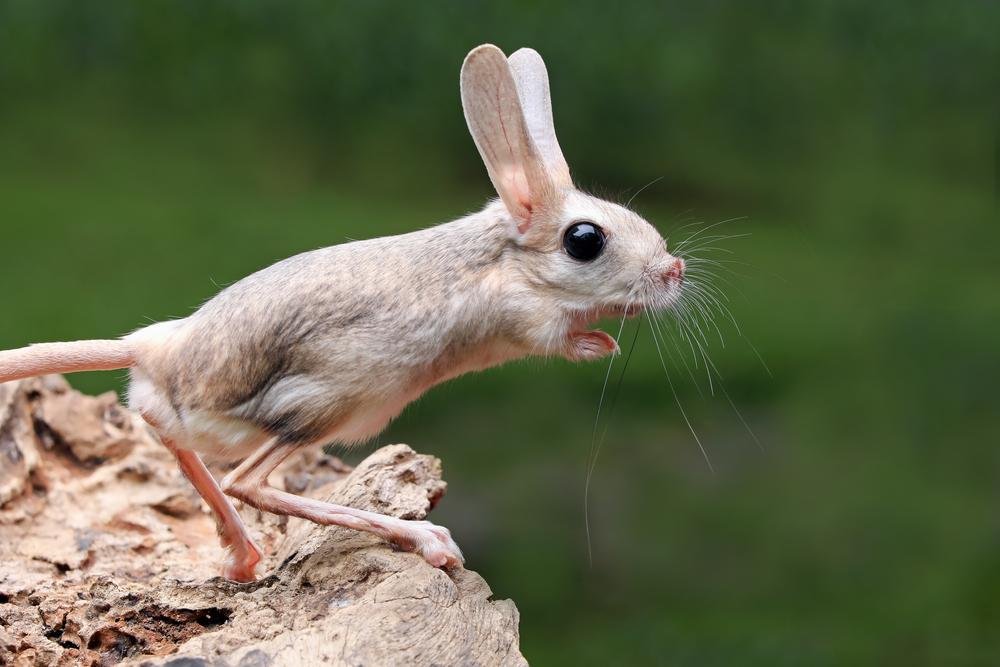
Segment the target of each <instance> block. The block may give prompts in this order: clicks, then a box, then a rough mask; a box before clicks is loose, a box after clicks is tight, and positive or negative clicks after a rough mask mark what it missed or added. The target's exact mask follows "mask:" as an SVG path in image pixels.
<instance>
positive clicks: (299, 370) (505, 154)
mask: <svg viewBox="0 0 1000 667" xmlns="http://www.w3.org/2000/svg"><path fill="white" fill-rule="evenodd" d="M461 82H462V100H463V106H464V109H465V113H466V117H467V120H468V123H469V128H470V131H471V133H472V135H473V137H474V139H475V141H476V145H477V146H478V147H479V149H480V153H481V155H482V157H483V159H484V161H485V163H486V166H487V169H488V172H489V174H490V177H491V179H492V181H493V183H494V185H495V186H496V189H497V192H498V194H499V195H500V201H494V202H492V203H490V204H488V205H487V206H486V207H485V208H484V209H483V210H482V211H479V212H477V213H474V214H472V215H469V216H467V217H464V218H461V219H459V220H456V221H453V222H449V223H446V224H442V225H438V226H436V227H431V228H428V229H424V230H421V231H416V232H412V233H409V234H403V235H400V236H393V237H386V238H377V239H371V240H366V241H357V242H353V243H348V244H344V245H338V246H333V247H330V248H324V249H320V250H315V251H312V252H307V253H303V254H301V255H297V256H295V257H291V258H289V259H286V260H284V261H281V262H278V263H277V264H275V265H273V266H270V267H268V268H266V269H263V270H262V271H259V272H257V273H255V274H253V275H251V276H248V277H247V278H245V279H243V280H241V281H239V282H237V283H235V284H233V285H231V286H230V287H228V288H226V289H225V290H223V291H222V292H220V293H219V294H218V295H217V296H215V297H214V298H213V299H211V300H210V301H208V302H207V303H205V304H204V305H203V306H202V307H201V308H200V309H199V310H198V311H196V312H195V313H194V314H192V315H191V316H189V317H186V318H184V319H179V320H172V321H169V322H164V323H159V324H154V325H152V326H149V327H145V328H143V329H140V330H139V331H136V332H134V333H132V334H130V335H128V336H125V337H124V338H123V339H122V340H121V341H97V342H91V343H74V344H55V345H75V346H77V347H73V348H51V350H52V351H50V352H48V353H46V354H35V353H33V352H32V350H36V349H37V348H26V349H25V350H18V351H13V352H5V353H2V354H0V380H3V379H12V378H13V377H22V376H23V375H24V374H25V373H26V372H36V371H37V372H55V371H63V372H65V371H69V370H81V369H82V367H87V368H88V369H89V368H97V367H101V368H106V367H107V368H113V367H122V366H129V367H130V368H131V376H132V379H131V384H130V387H129V404H130V406H131V407H133V408H134V409H136V410H138V411H140V412H141V413H142V414H143V415H144V416H145V417H146V418H147V419H148V420H149V421H150V423H153V424H155V425H156V428H157V430H158V431H159V432H160V433H161V434H162V435H163V436H165V437H166V438H168V439H170V440H173V441H176V442H177V443H179V444H180V445H181V446H182V447H184V448H190V449H193V450H195V451H197V452H199V453H202V454H206V455H209V456H211V457H213V458H222V459H234V460H235V459H239V458H243V457H245V456H247V454H248V453H249V452H251V451H252V450H254V449H255V448H257V447H260V446H261V445H262V444H264V443H265V442H268V441H274V440H275V439H277V440H278V441H279V442H284V443H287V444H288V445H290V446H300V445H309V444H314V443H321V442H334V441H336V442H341V443H350V442H359V441H362V440H366V439H368V438H371V437H372V436H374V435H376V434H377V433H378V432H380V431H381V430H382V429H383V428H384V427H385V425H386V424H387V423H388V422H389V421H390V420H392V419H393V418H394V417H395V416H396V415H398V414H399V412H400V411H401V410H402V409H403V408H404V407H405V406H406V405H407V404H408V403H410V402H411V401H413V400H414V399H416V398H417V397H418V396H420V395H421V394H422V393H423V392H425V391H427V390H428V389H429V388H430V387H432V386H434V385H436V384H438V383H440V382H444V381H446V380H449V379H451V378H454V377H456V376H458V375H461V374H463V373H467V372H470V371H477V370H482V369H485V368H488V367H491V366H495V365H497V364H501V363H504V362H507V361H510V360H513V359H517V358H522V357H526V356H529V355H540V356H546V355H552V356H564V357H567V358H570V359H573V360H586V359H594V358H598V357H600V356H604V355H606V354H610V353H613V352H615V351H616V349H617V347H616V345H615V343H614V341H613V339H611V338H610V337H609V336H607V334H603V333H601V332H591V331H587V329H586V326H587V324H588V323H589V322H592V321H594V320H596V319H599V318H600V317H601V316H605V315H608V314H612V313H613V314H616V315H617V314H619V313H622V312H627V311H628V309H629V308H633V307H647V308H654V307H662V306H663V305H664V304H667V303H669V302H670V301H671V300H673V299H674V298H676V296H677V293H678V290H679V289H680V285H679V283H671V282H670V281H668V280H665V279H664V278H663V275H664V273H665V272H666V270H667V269H668V268H670V267H671V266H673V265H674V264H675V262H676V261H677V260H675V259H674V258H673V257H671V256H670V255H669V254H668V253H667V249H666V243H665V242H664V240H663V239H662V237H661V236H660V235H659V233H657V231H656V230H655V229H654V228H653V227H652V226H651V225H649V223H647V222H646V221H645V220H643V219H642V218H640V217H639V216H638V215H636V214H635V213H633V212H631V211H629V210H627V209H625V208H623V207H621V206H618V205H616V204H612V203H609V202H606V201H602V200H599V199H596V198H594V197H591V196H589V195H586V194H584V193H582V192H580V191H578V190H576V189H575V188H574V187H573V186H572V182H571V181H570V180H569V170H568V168H566V167H565V160H564V159H563V158H562V153H561V151H560V149H559V144H558V142H557V141H556V139H555V133H554V130H553V129H552V112H551V105H550V102H549V99H548V78H547V74H546V73H545V69H544V64H542V62H541V58H540V57H538V55H537V54H536V53H534V52H525V51H522V52H518V54H515V56H512V60H511V63H510V64H508V61H507V59H506V58H505V57H504V56H503V53H502V52H500V50H499V49H497V48H496V47H493V46H489V45H486V46H482V47H479V48H477V49H475V50H473V51H472V52H471V53H470V54H469V56H468V57H467V59H466V62H465V64H464V65H463V69H462V79H461ZM579 220H587V221H590V222H593V223H595V224H597V225H598V226H600V227H601V228H602V229H603V230H604V232H605V233H606V236H607V244H606V247H605V250H604V252H603V254H601V255H600V257H598V258H597V259H595V260H593V261H590V262H581V261H578V260H576V259H573V258H572V257H570V256H569V255H568V254H567V253H566V252H565V251H564V250H563V248H562V238H563V234H564V233H565V231H566V229H567V228H568V227H569V226H570V225H572V224H573V223H574V222H576V221H579ZM60 349H61V350H62V351H61V352H60V351H59V350H60ZM81 355H82V356H81ZM88 355H89V356H88ZM116 364H117V365H116Z"/></svg>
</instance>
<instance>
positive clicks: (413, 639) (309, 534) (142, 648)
mask: <svg viewBox="0 0 1000 667" xmlns="http://www.w3.org/2000/svg"><path fill="white" fill-rule="evenodd" d="M293 459H298V460H297V461H296V460H293V461H290V462H289V464H288V465H287V466H286V467H285V468H283V469H281V470H279V471H278V472H279V474H277V475H275V476H274V478H275V479H281V480H284V483H286V484H287V485H288V486H289V488H290V489H291V490H293V491H295V492H302V491H303V490H305V492H306V493H307V494H309V495H312V496H314V497H322V498H325V499H329V500H331V501H333V502H337V503H341V504H346V505H351V506H353V507H358V508H363V509H369V510H374V511H378V512H383V513H386V514H392V515H394V516H398V517H402V518H407V519H422V518H424V517H425V516H426V515H427V513H428V512H429V511H430V510H431V509H432V508H433V506H434V504H435V503H436V502H437V501H438V500H440V498H441V497H442V496H443V495H444V492H445V488H446V485H445V483H444V481H442V479H441V462H440V461H439V460H438V459H436V458H434V457H431V456H426V455H422V454H418V453H416V452H414V451H413V450H412V449H410V448H409V447H407V446H406V445H391V446H388V447H383V448H382V449H379V450H378V451H376V452H375V453H373V454H372V455H371V456H369V457H368V458H367V459H365V460H364V461H363V462H362V463H361V464H360V465H358V467H357V468H356V469H354V470H351V469H350V468H349V467H348V466H345V465H344V464H343V463H341V462H340V461H339V459H335V458H333V457H327V456H323V455H322V454H319V453H310V454H307V455H305V456H302V457H293ZM241 512H242V514H243V516H244V520H245V521H246V522H247V525H248V527H249V528H250V530H251V532H252V533H253V535H254V537H255V539H256V540H257V542H258V544H259V545H260V546H261V547H262V548H263V550H264V551H265V553H266V554H267V556H266V560H265V562H263V563H262V566H261V567H260V568H259V571H260V572H261V573H262V575H263V577H262V579H261V580H259V581H258V582H256V583H253V584H235V583H232V582H229V581H226V580H223V579H222V578H221V577H218V576H216V572H217V571H218V568H219V566H220V564H221V562H222V559H223V552H222V549H221V547H220V546H219V545H218V541H217V539H216V536H215V524H214V521H213V519H212V517H211V516H210V515H209V514H208V512H207V509H206V508H205V507H204V503H203V502H202V501H201V500H200V498H199V497H198V496H197V495H196V494H195V493H194V491H193V489H191V488H190V486H189V485H188V484H187V482H186V480H184V478H183V477H182V475H181V474H180V472H179V471H178V469H177V467H176V466H175V465H174V463H173V459H172V457H171V456H170V454H169V453H168V452H167V451H166V450H165V449H164V448H163V447H161V446H160V445H159V444H158V443H157V442H156V441H155V439H154V438H153V437H152V435H151V434H150V432H149V431H148V429H147V428H146V427H145V425H144V424H143V422H142V421H141V420H140V419H139V418H138V417H137V416H136V415H134V414H132V413H130V412H129V411H127V410H125V409H124V408H122V407H121V406H119V405H118V404H117V402H116V401H115V400H114V397H113V395H111V394H105V395H103V396H100V397H96V398H94V397H89V396H84V395H82V394H80V393H78V392H75V391H73V390H72V389H70V388H69V386H68V385H67V384H66V383H65V381H63V380H62V379H61V378H59V377H58V376H52V377H49V378H42V379H32V380H25V381H21V382H16V383H8V384H0V664H12V665H21V664H25V665H28V664H30V665H113V664H131V665H149V666H151V667H152V666H161V665H162V666H165V665H170V666H171V667H184V666H192V665H210V666H212V667H220V666H233V667H253V666H256V665H261V666H263V665H268V666H272V665H274V666H277V665H310V664H331V665H360V664H366V665H379V664H408V665H409V664H412V665H446V664H474V665H523V664H526V663H525V661H524V658H523V657H522V656H521V654H520V651H519V648H518V613H517V609H516V607H515V606H514V604H513V603H512V602H510V601H507V600H502V601H496V600H492V599H491V598H492V593H491V591H490V588H489V586H488V585H487V583H486V582H485V581H484V580H483V579H482V578H481V577H480V576H479V575H477V574H476V573H474V572H472V571H469V570H465V569H461V568H460V569H456V570H453V571H449V572H446V571H443V570H439V569H435V568H433V567H431V566H429V565H428V564H427V563H426V562H425V561H424V560H423V559H422V558H421V557H419V556H417V555H414V554H410V553H405V552H400V551H397V550H395V549H393V548H392V547H391V546H390V545H388V544H386V543H384V542H382V541H381V540H380V539H379V538H377V537H375V536H372V535H369V534H365V533H358V532H355V531H351V530H348V529H343V528H328V527H320V526H315V525H313V524H310V523H307V522H304V521H301V520H298V519H292V520H284V519H276V518H275V517H272V516H270V515H264V514H261V513H260V512H257V511H256V510H253V509H250V508H242V509H241Z"/></svg>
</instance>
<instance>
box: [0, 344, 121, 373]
mask: <svg viewBox="0 0 1000 667" xmlns="http://www.w3.org/2000/svg"><path fill="white" fill-rule="evenodd" d="M134 364H135V353H134V351H133V350H132V346H131V345H129V343H127V342H125V341H123V340H78V341H73V342H71V343H38V344H37V345H29V346H28V347H22V348H20V349H18V350H7V351H4V352H0V382H10V381H11V380H20V379H21V378H27V377H33V376H35V375H45V374H46V373H76V372H77V371H110V370H114V369H116V368H128V367H130V366H132V365H134Z"/></svg>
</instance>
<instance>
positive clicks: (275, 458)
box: [222, 441, 463, 567]
mask: <svg viewBox="0 0 1000 667" xmlns="http://www.w3.org/2000/svg"><path fill="white" fill-rule="evenodd" d="M295 449H296V448H295V447H294V446H292V445H288V444H284V443H279V442H277V441H272V442H271V443H269V444H266V445H264V446H263V447H261V448H260V449H259V450H257V451H256V452H254V453H253V454H252V455H251V456H250V457H249V458H248V459H246V460H245V461H244V462H243V463H241V464H240V465H239V466H238V467H237V468H236V469H235V470H233V471H232V472H231V473H229V474H228V475H226V477H225V478H224V479H223V480H222V489H223V490H224V492H225V493H226V494H228V495H230V496H233V497H234V498H238V499H240V500H242V501H243V502H245V503H246V504H248V505H251V506H252V507H256V508H257V509H259V510H263V511H265V512H271V513H272V514H280V515H285V516H295V517H299V518H301V519H306V520H308V521H312V522H313V523H318V524H322V525H327V526H343V527H345V528H353V529H354V530H362V531H365V532H368V533H374V534H375V535H378V536H380V537H382V538H383V539H386V540H388V541H389V542H392V543H393V544H395V545H397V546H399V547H400V548H403V549H406V550H407V551H415V552H417V553H419V554H420V555H421V556H423V557H424V560H426V561H427V562H428V563H430V564H431V565H433V566H435V567H455V566H458V565H461V564H462V561H463V559H462V552H461V551H460V550H459V548H458V545H457V544H455V542H454V540H452V539H451V534H450V533H449V532H448V529H447V528H442V527H441V526H435V525H434V524H432V523H431V522H430V521H407V520H405V519H397V518H396V517H391V516H385V515H384V514H378V513H376V512H368V511H365V510H357V509H353V508H351V507H345V506H343V505H334V504H333V503H326V502H322V501H319V500H313V499H312V498H303V497H302V496H296V495H295V494H292V493H288V492H286V491H281V490H279V489H275V488H274V487H272V486H270V485H269V484H268V483H267V477H268V475H270V474H271V471H272V470H274V469H275V467H277V466H278V465H279V464H280V463H281V462H282V461H284V460H285V459H286V458H288V456H289V454H291V453H292V452H294V451H295Z"/></svg>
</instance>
